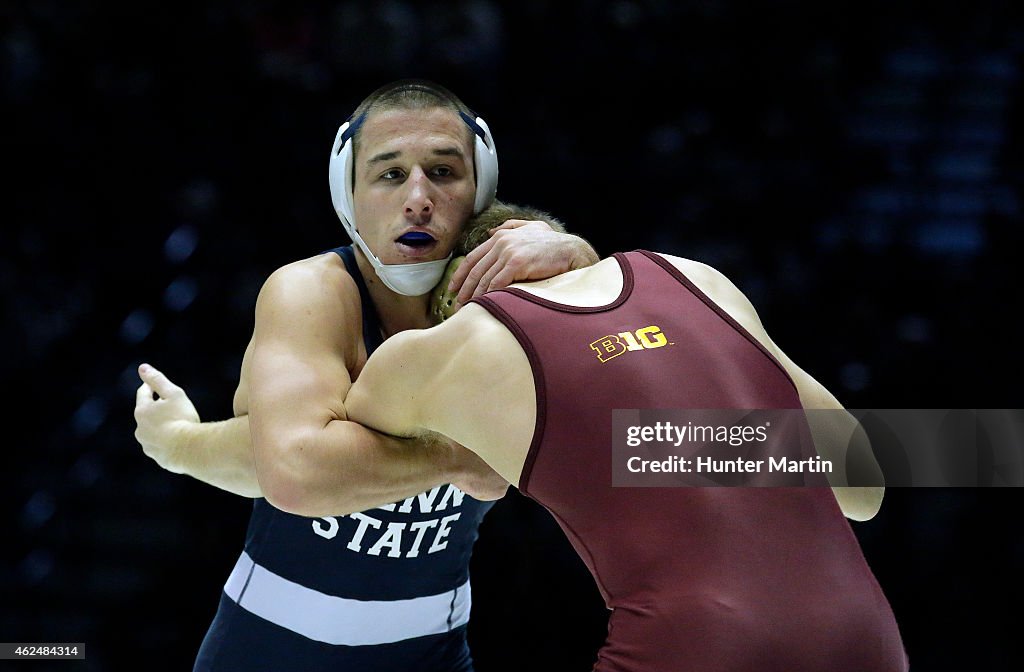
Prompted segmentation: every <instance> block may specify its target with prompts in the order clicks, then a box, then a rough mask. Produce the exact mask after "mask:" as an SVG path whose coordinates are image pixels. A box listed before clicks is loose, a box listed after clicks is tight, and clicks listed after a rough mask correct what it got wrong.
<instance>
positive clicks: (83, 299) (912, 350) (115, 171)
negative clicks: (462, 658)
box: [0, 0, 1024, 672]
mask: <svg viewBox="0 0 1024 672" xmlns="http://www.w3.org/2000/svg"><path fill="white" fill-rule="evenodd" d="M1018 4H1019V3H1016V2H1009V1H1007V2H983V1H980V2H958V3H945V2H927V3H924V2H895V3H893V2H880V1H876V0H859V1H857V2H852V1H846V0H833V1H831V2H817V3H811V2H795V1H775V2H739V1H731V0H703V1H690V2H667V1H656V0H647V1H641V0H637V1H627V0H621V1H617V2H596V1H591V2H580V1H577V2H539V1H529V0H526V1H522V2H515V3H507V4H503V3H497V2H490V1H488V0H471V1H452V0H447V1H445V2H440V1H431V2H412V1H411V0H391V1H388V2H375V3H358V2H331V3H329V2H312V3H291V2H266V1H263V2H242V1H240V0H237V1H234V2H231V1H225V0H216V1H211V2H205V3H201V5H197V6H192V5H191V4H187V5H186V6H182V4H180V3H161V4H150V3H145V2H142V3H133V4H123V5H122V4H114V3H89V4H78V3H72V2H57V1H56V0H46V1H39V2H24V3H19V2H13V3H11V2H0V59H2V71H0V76H2V94H0V95H2V101H3V102H2V109H3V117H4V122H3V125H2V127H0V128H2V130H0V134H2V135H0V137H2V143H3V144H2V148H3V157H2V158H3V163H4V164H5V166H4V167H5V170H4V171H3V173H4V175H6V177H4V178H3V182H2V183H3V192H4V194H5V196H4V206H3V214H2V215H0V217H2V220H3V224H2V225H0V278H2V280H3V290H4V291H3V304H2V316H3V329H2V330H0V338H2V339H3V343H2V346H3V350H2V351H3V353H4V357H3V358H2V360H0V367H2V369H0V373H2V382H3V386H4V388H5V393H6V394H5V395H4V397H5V398H6V399H7V400H8V401H7V402H6V404H5V408H6V410H7V412H6V413H4V417H5V422H4V428H5V430H6V432H5V434H6V437H5V439H6V440H5V441H4V446H3V448H4V450H3V451H2V452H3V454H4V456H5V457H4V461H3V463H2V464H3V465H4V470H3V473H4V475H5V486H4V487H3V491H2V492H3V494H2V495H0V502H2V504H3V511H4V517H3V519H2V522H3V524H4V527H5V530H4V534H3V541H2V542H0V548H2V550H0V559H2V565H0V595H2V599H0V641H8V642H13V641H37V642H38V641H76V642H85V643H86V644H87V650H88V660H87V661H86V662H84V663H83V662H79V663H61V664H53V668H54V669H60V670H64V669H79V670H134V669H148V670H187V669H191V663H192V659H193V656H194V655H195V652H196V650H197V648H198V646H199V643H200V641H201V639H202V636H203V634H204V632H205V630H206V627H207V625H208V624H209V621H210V619H211V618H212V616H213V613H214V610H215V607H216V602H217V596H218V593H219V591H220V588H221V586H222V585H223V581H224V579H225V578H226V576H227V574H228V572H229V571H230V568H231V566H232V565H233V563H234V560H235V558H236V557H237V554H238V552H239V551H240V549H241V546H242V541H243V538H244V532H245V526H246V522H247V520H248V514H249V510H250V507H251V504H250V503H249V502H248V501H246V500H243V499H241V498H237V497H234V496H232V495H229V494H227V493H224V492H222V491H219V490H216V489H213V488H211V487H209V486H206V485H204V484H201V483H199V482H197V481H194V480H192V479H189V478H187V477H183V476H176V475H173V474H170V473H167V472H164V471H162V470H161V469H159V468H158V467H157V466H156V465H155V464H154V463H153V462H151V461H150V460H149V459H148V458H146V457H145V456H144V455H143V454H142V451H141V450H140V448H139V446H138V445H137V444H136V443H135V441H134V439H133V437H132V432H133V429H134V422H133V419H132V406H133V402H134V398H133V393H134V390H135V388H136V386H137V385H138V380H137V378H136V375H135V368H136V366H137V364H138V363H139V362H140V361H142V360H147V361H150V362H152V363H154V364H156V365H157V366H159V367H161V368H163V369H164V370H165V371H166V372H167V373H168V374H169V375H170V376H171V378H172V379H173V380H175V381H176V382H179V383H180V384H182V385H183V386H184V387H185V388H186V390H188V391H189V392H190V394H191V395H192V398H193V399H194V401H195V402H196V405H197V407H198V408H199V411H200V413H201V415H202V416H203V418H204V419H207V420H214V419H222V418H226V417H228V416H229V415H230V410H231V395H232V393H233V390H234V386H235V383H236V381H237V372H238V367H239V364H240V361H241V355H242V352H243V350H244V347H245V344H246V342H247V340H248V337H249V334H250V331H251V328H252V320H253V305H254V300H255V297H256V293H257V291H258V289H259V287H260V285H261V283H262V281H263V279H264V278H265V277H266V276H267V275H268V274H269V273H270V272H271V271H272V270H273V269H274V268H276V267H278V266H280V265H282V264H284V263H287V262H289V261H292V260H295V259H298V258H303V257H306V256H310V255H312V254H315V253H317V252H319V251H320V250H323V249H326V248H328V247H333V246H335V245H337V244H340V243H342V242H344V241H345V237H344V233H343V231H342V229H341V226H340V224H339V222H338V221H337V219H336V217H335V215H334V213H333V211H332V207H331V203H330V197H329V191H328V186H327V156H328V151H329V147H330V145H331V142H332V140H333V138H334V134H335V131H336V129H337V127H338V125H339V124H340V123H341V121H342V120H343V119H344V118H345V117H346V116H347V115H348V114H349V113H350V112H351V110H352V109H353V108H354V107H355V105H356V104H357V103H358V102H359V100H360V99H362V97H363V96H365V95H366V94H367V93H369V92H370V91H371V90H373V89H374V88H376V87H377V86H379V85H381V84H383V83H385V82H387V81H390V80H392V79H396V78H399V77H407V76H425V77H430V78H433V79H435V80H437V81H439V82H441V83H443V84H445V85H446V86H448V87H449V88H451V89H453V90H454V91H455V92H456V93H458V94H459V95H460V96H461V97H462V98H463V100H465V102H466V103H467V104H469V105H470V106H471V107H473V108H474V109H476V110H477V111H478V112H479V113H480V114H481V116H483V117H484V118H485V119H486V120H487V121H488V123H489V124H490V127H491V130H492V131H493V133H494V136H495V140H496V145H497V148H498V154H499V157H500V162H501V181H500V186H499V190H498V195H499V197H500V198H502V199H503V200H506V201H513V202H521V203H528V204H531V205H534V206H536V207H540V208H543V209H546V210H549V211H550V212H552V213H554V214H556V215H557V216H559V217H560V218H561V219H562V220H564V221H565V222H566V223H567V224H568V225H569V227H570V228H571V229H572V230H574V231H576V232H578V233H580V234H582V235H583V236H585V237H587V238H588V239H589V240H590V241H591V242H592V244H593V245H594V246H595V248H596V249H597V250H598V252H599V253H600V254H602V255H607V254H610V253H611V252H614V251H617V250H628V249H635V248H649V249H655V250H658V251H663V252H670V253H675V254H679V255H682V256H686V257H689V258H693V259H697V260H700V261H703V262H705V263H708V264H711V265H712V266H715V267H717V268H718V269H720V270H721V271H723V272H724V273H726V275H728V276H729V277H731V278H732V279H733V280H734V281H735V282H736V283H737V284H738V285H739V287H740V288H741V289H742V290H743V291H744V292H745V293H746V294H747V295H748V296H749V298H750V299H751V300H752V301H753V303H754V305H755V306H757V308H758V310H759V312H760V314H761V317H762V320H763V321H764V323H765V325H766V327H767V329H768V332H769V333H770V334H772V336H773V338H774V339H775V341H776V342H777V343H778V344H779V345H780V346H781V347H782V348H783V349H784V350H786V351H787V353H788V354H790V356H791V357H792V358H793V359H794V360H796V361H797V362H798V363H799V364H800V365H801V366H803V367H804V368H805V369H806V370H808V371H809V372H810V373H811V374H812V375H814V376H815V377H817V378H818V379H819V380H820V381H821V382H823V383H824V384H825V385H826V386H827V387H829V388H830V389H831V390H833V391H834V392H835V393H836V395H837V396H838V397H839V398H840V400H841V401H843V402H844V403H845V404H846V405H847V406H848V407H851V408H961V407H972V408H989V407H992V408H1020V407H1021V406H1022V396H1024V395H1022V392H1021V387H1020V380H1021V373H1022V371H1021V369H1022V357H1021V355H1020V352H1019V332H1020V330H1019V321H1018V319H1017V317H1018V312H1019V298H1018V293H1019V290H1020V286H1021V282H1020V280H1021V272H1020V271H1019V266H1018V265H1017V264H1016V263H1014V262H1015V261H1016V257H1018V256H1019V255H1020V252H1021V242H1022V233H1021V231H1022V229H1021V211H1022V205H1021V198H1022V195H1024V194H1022V190H1021V185H1022V172H1024V171H1022V163H1021V157H1022V149H1024V147H1022V144H1024V143H1022V128H1024V124H1022V119H1024V114H1022V99H1021V70H1022V66H1024V62H1022V52H1024V22H1022V21H1021V17H1020V15H1019V13H1018V10H1017V5H1018ZM1019 505H1020V496H1019V491H1016V490H1015V489H981V488H976V489H958V490H953V489H938V488H931V489H927V488H918V489H909V488H892V489H890V490H889V491H888V492H887V495H886V501H885V503H884V505H883V508H882V511H881V513H880V514H879V515H878V516H877V517H876V518H875V519H874V520H872V521H870V522H866V523H857V524H854V530H855V532H856V533H857V535H858V537H859V538H860V539H861V541H862V543H863V547H864V550H865V554H866V555H867V557H868V561H869V562H870V564H871V566H872V567H873V569H874V571H875V572H876V574H877V576H878V579H879V581H880V583H881V585H882V587H883V589H884V590H885V592H886V594H887V595H888V597H889V599H890V601H891V603H892V605H893V609H894V611H895V613H896V617H897V619H898V621H899V622H900V625H901V628H902V632H903V635H904V638H905V643H906V646H907V649H908V651H909V654H910V658H911V661H912V666H913V669H914V670H915V671H917V672H921V671H926V670H1011V669H1012V670H1016V669H1020V665H1021V663H1022V662H1024V656H1022V654H1021V652H1020V645H1019V643H1018V642H1019V637H1020V634H1021V627H1020V619H1019V613H1018V612H1019V608H1020V604H1021V601H1022V598H1024V591H1022V577H1021V572H1022V568H1024V534H1022V529H1021V527H1022V524H1021V522H1020V518H1019V515H1018V514H1019V508H1020V506H1019ZM472 570H473V580H474V593H475V594H474V598H475V599H474V615H473V620H472V623H471V629H470V635H471V638H472V644H473V649H474V655H475V657H476V659H477V661H478V669H479V671H480V672H488V671H493V670H523V669H529V670H547V669H551V670H566V671H571V670H587V669H589V667H590V664H591V661H592V659H593V655H594V651H595V650H596V648H597V646H598V645H599V644H600V641H601V639H602V635H603V628H604V623H605V618H606V617H605V613H604V611H603V609H602V606H601V603H600V600H599V598H598V596H597V594H596V591H595V589H594V587H593V584H592V582H591V581H590V578H589V575H588V574H587V573H586V571H585V570H584V568H583V567H582V565H581V563H580V562H579V560H578V559H577V558H576V557H575V555H574V554H573V553H572V552H571V551H570V549H569V547H568V545H567V543H566V542H565V541H564V540H563V539H562V537H561V535H560V533H559V532H558V531H557V529H556V528H555V527H554V526H553V524H552V522H551V520H550V518H549V517H548V516H547V514H546V513H544V512H543V511H542V510H540V509H538V508H537V507H536V506H535V505H532V504H531V503H530V502H528V501H527V500H525V499H523V498H522V497H520V496H517V495H515V494H512V495H510V496H509V497H508V498H507V499H506V500H505V501H502V502H501V503H499V504H498V505H497V506H496V507H495V509H494V510H493V511H492V512H491V513H490V514H489V516H488V518H487V520H486V521H485V523H484V525H483V527H482V528H481V539H480V542H479V544H478V547H477V550H476V554H475V556H474V561H473V566H472ZM539 661H540V662H539ZM4 665H8V666H11V669H23V668H28V667H32V669H48V668H46V667H45V666H46V665H47V664H46V663H41V664H35V665H18V666H14V664H13V663H6V664H5V663H2V662H0V669H8V668H7V667H4Z"/></svg>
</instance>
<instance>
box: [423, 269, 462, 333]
mask: <svg viewBox="0 0 1024 672" xmlns="http://www.w3.org/2000/svg"><path fill="white" fill-rule="evenodd" d="M465 260H466V258H465V257H452V260H451V261H449V262H448V266H447V267H446V268H445V269H444V275H442V276H441V280H440V282H438V283H437V285H436V286H435V287H434V291H432V292H431V293H430V317H431V319H432V320H433V321H434V324H441V323H442V322H444V321H445V320H447V319H448V318H449V317H451V316H452V315H454V314H455V311H456V310H458V308H459V306H458V304H456V303H455V297H456V296H458V294H457V293H456V292H449V291H448V283H449V282H451V279H452V276H453V275H455V271H456V269H458V267H459V265H460V264H462V262H463V261H465Z"/></svg>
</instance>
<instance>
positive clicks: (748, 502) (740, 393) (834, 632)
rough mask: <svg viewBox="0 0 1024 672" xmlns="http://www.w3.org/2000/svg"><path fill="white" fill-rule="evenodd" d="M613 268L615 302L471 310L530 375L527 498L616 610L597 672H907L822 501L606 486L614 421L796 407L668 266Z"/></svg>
mask: <svg viewBox="0 0 1024 672" xmlns="http://www.w3.org/2000/svg"><path fill="white" fill-rule="evenodd" d="M615 258H616V259H617V260H618V263H619V266H620V269H621V271H622V276H623V287H622V292H621V294H620V295H619V297H618V298H617V299H616V300H615V301H613V302H612V303H610V304H608V305H606V306H597V307H592V308H581V307H577V306H566V305H563V304H559V303H555V302H553V301H548V300H545V299H542V298H539V297H537V296H534V295H532V294H529V293H527V292H526V291H524V290H521V289H518V288H511V289H506V290H501V291H497V292H491V293H488V294H487V295H485V296H483V297H479V298H477V299H474V301H475V302H477V303H479V304H480V305H482V306H483V307H484V308H486V309H487V310H488V311H489V312H490V313H491V314H492V315H494V317H496V318H497V319H498V320H500V321H501V322H502V324H504V325H505V326H506V327H507V328H508V329H509V331H511V332H512V333H513V334H514V335H515V337H516V339H517V340H518V341H519V344H520V345H521V346H522V348H523V350H524V351H525V352H526V354H527V357H528V359H529V361H530V365H531V368H532V370H533V375H534V381H535V385H536V394H537V423H536V427H535V432H534V437H533V442H532V444H531V446H530V449H529V453H528V454H527V457H526V461H525V463H524V466H523V471H522V475H521V478H520V482H519V487H520V490H521V491H522V492H523V493H525V494H526V495H528V496H530V497H532V498H533V499H535V500H536V501H538V502H540V503H541V504H542V505H543V506H545V507H546V508H547V509H548V510H549V511H551V513H552V514H553V515H554V517H555V518H556V520H557V521H558V523H559V525H560V526H561V527H562V529H563V530H564V531H565V533H566V535H567V536H568V538H569V540H570V541H571V543H572V544H573V546H574V548H575V549H576V551H577V552H578V553H579V555H580V557H581V558H582V559H583V561H584V562H585V563H586V564H587V566H588V567H589V569H590V571H591V573H592V574H593V576H594V578H595V580H596V581H597V584H598V587H599V589H600V590H601V593H602V595H603V597H604V599H605V602H606V604H607V605H608V607H609V608H611V609H612V610H613V611H612V615H611V617H610V619H609V625H608V629H609V631H608V638H607V640H606V642H605V645H604V646H603V647H602V648H601V650H600V652H599V653H598V662H597V665H596V667H595V670H599V671H601V672H611V671H613V670H614V671H616V672H681V671H683V670H685V671H686V672H712V671H714V672H902V671H903V670H905V669H906V658H905V653H904V649H903V645H902V640H901V638H900V633H899V630H898V628H897V624H896V621H895V618H894V616H893V613H892V610H891V609H890V606H889V602H888V600H887V599H886V598H885V596H884V595H883V593H882V591H881V588H880V587H879V585H878V582H877V581H876V579H875V577H874V575H873V573H872V571H871V569H870V568H869V567H868V565H867V562H866V561H865V558H864V556H863V553H862V551H861V549H860V546H859V544H858V542H857V539H856V537H855V536H854V534H853V530H852V529H851V528H850V525H849V523H848V522H847V520H846V519H845V518H844V517H843V514H842V511H841V510H840V508H839V506H838V504H837V502H836V499H835V497H834V496H833V494H832V491H831V489H830V488H828V487H674V488H646V487H638V488H627V487H612V485H611V484H612V462H611V457H612V452H611V437H612V410H613V409H616V408H640V409H656V408H662V409H667V408H679V409H726V408H739V409H762V408H763V409H771V408H800V407H801V405H800V398H799V395H798V393H797V391H796V387H795V385H794V384H793V381H792V379H791V378H790V377H789V374H788V373H787V372H786V371H785V369H784V368H783V367H782V365H781V364H779V362H778V361H777V360H776V359H775V358H774V357H773V356H772V355H771V354H770V353H769V352H768V351H767V350H766V349H765V348H764V347H763V346H762V345H761V344H759V343H758V342H757V341H756V339H754V337H753V336H751V335H750V334H749V333H748V332H747V331H746V330H745V329H743V327H742V326H740V325H739V324H738V323H736V322H735V321H734V320H733V319H732V318H731V317H729V316H728V315H727V314H726V313H725V312H724V311H723V310H722V309H721V308H720V307H718V306H717V305H715V304H714V302H713V301H711V299H709V298H708V297H707V296H706V295H705V294H703V292H701V291H700V289H698V288H697V287H696V286H695V285H694V284H693V283H691V282H690V281H689V280H688V279H687V278H686V277H685V276H684V275H683V274H682V273H680V272H679V271H678V270H677V269H676V268H675V267H674V266H673V265H672V264H671V263H669V262H668V261H667V260H665V259H664V258H662V257H660V256H658V255H655V254H652V253H648V252H643V251H636V252H631V253H629V254H616V255H615ZM637 330H646V331H643V333H646V334H654V333H657V334H660V335H661V336H660V337H658V338H657V340H651V341H650V343H652V344H654V345H656V346H657V347H650V348H645V347H635V348H630V347H627V345H626V343H625V342H623V340H624V339H621V338H620V337H621V336H623V333H624V332H625V335H626V336H628V335H630V334H633V333H636V331H637ZM651 338H652V339H653V338H654V337H653V336H652V337H651ZM616 343H618V347H616Z"/></svg>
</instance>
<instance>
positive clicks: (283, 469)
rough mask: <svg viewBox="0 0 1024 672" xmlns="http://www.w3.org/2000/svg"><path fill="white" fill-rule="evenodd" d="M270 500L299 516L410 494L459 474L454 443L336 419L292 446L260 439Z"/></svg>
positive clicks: (258, 451) (263, 475)
mask: <svg viewBox="0 0 1024 672" xmlns="http://www.w3.org/2000/svg"><path fill="white" fill-rule="evenodd" d="M255 447H256V456H257V470H258V475H259V478H260V482H261V483H262V485H263V488H264V492H265V493H266V496H267V499H268V501H270V503H271V504H273V505H274V506H275V507H277V508H279V509H281V510H282V511H286V512H288V513H293V514H296V515H300V516H310V517H319V516H340V515H345V514H349V513H354V512H357V511H364V510H366V509H370V508H374V507H377V506H381V505H383V504H389V503H391V502H395V501H399V500H402V499H406V498H408V497H412V496H413V495H416V494H418V493H420V492H423V491H424V490H429V489H430V488H432V487H434V486H436V485H439V484H441V483H447V482H450V481H451V480H453V479H454V478H455V477H456V476H457V475H458V473H457V460H456V458H455V457H454V456H453V451H452V448H451V447H450V446H449V445H448V444H445V443H442V442H438V441H432V440H418V439H401V438H396V437H392V436H388V435H385V434H381V433H379V432H375V431H373V430H371V429H367V428H366V427H363V426H362V425H359V424H357V423H354V422H349V421H346V420H333V421H331V422H329V423H328V424H327V425H326V426H325V427H324V428H323V429H321V430H318V431H316V432H311V433H309V434H308V435H307V436H306V437H305V438H304V439H303V440H302V441H301V442H295V443H292V444H291V445H289V446H266V445H261V444H260V443H259V441H258V440H257V443H256V446H255Z"/></svg>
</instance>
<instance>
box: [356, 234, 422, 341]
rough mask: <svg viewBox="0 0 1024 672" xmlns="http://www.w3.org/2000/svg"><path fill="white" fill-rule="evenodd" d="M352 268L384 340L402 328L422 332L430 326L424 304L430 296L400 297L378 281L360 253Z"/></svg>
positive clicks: (367, 261) (375, 274)
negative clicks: (356, 268)
mask: <svg viewBox="0 0 1024 672" xmlns="http://www.w3.org/2000/svg"><path fill="white" fill-rule="evenodd" d="M356 265H357V266H359V272H360V273H361V274H362V276H363V282H365V283H366V289H367V291H369V292H370V298H371V299H372V300H373V305H374V307H376V309H377V317H378V318H379V319H380V327H381V332H383V336H384V338H390V337H391V336H394V335H395V334H397V333H398V332H400V331H405V330H406V329H426V328H427V327H430V326H432V325H433V322H432V321H431V320H430V314H429V311H428V304H429V301H430V294H424V295H422V296H402V295H401V294H397V293H395V292H393V291H391V290H390V289H388V287H387V286H386V285H385V284H384V283H383V282H381V279H380V278H378V277H377V273H376V272H375V271H374V270H373V266H372V265H371V264H370V262H369V260H368V259H367V258H366V257H365V256H363V254H362V251H359V252H358V253H357V254H356Z"/></svg>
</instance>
